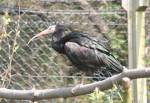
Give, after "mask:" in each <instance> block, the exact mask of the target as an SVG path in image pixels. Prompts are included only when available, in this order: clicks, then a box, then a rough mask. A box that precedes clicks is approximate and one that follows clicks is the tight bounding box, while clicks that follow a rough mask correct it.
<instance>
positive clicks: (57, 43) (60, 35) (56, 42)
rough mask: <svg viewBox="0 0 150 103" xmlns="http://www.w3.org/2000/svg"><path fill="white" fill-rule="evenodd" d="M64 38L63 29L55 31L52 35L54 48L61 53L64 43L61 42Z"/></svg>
mask: <svg viewBox="0 0 150 103" xmlns="http://www.w3.org/2000/svg"><path fill="white" fill-rule="evenodd" d="M62 38H63V31H59V32H55V33H54V34H53V36H52V48H53V49H55V50H56V51H57V52H59V53H63V44H62V43H61V42H60V41H61V39H62Z"/></svg>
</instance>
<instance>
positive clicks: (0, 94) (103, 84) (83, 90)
mask: <svg viewBox="0 0 150 103" xmlns="http://www.w3.org/2000/svg"><path fill="white" fill-rule="evenodd" d="M124 77H128V78H130V79H137V78H147V77H150V68H144V69H132V70H126V71H124V72H122V73H121V74H118V75H114V76H112V77H110V78H108V79H106V80H103V81H99V82H94V83H91V84H86V85H81V86H78V87H77V86H75V87H64V88H56V89H44V90H35V89H33V90H11V89H6V88H0V98H9V99H24V100H34V101H35V100H41V99H48V98H61V97H63V98H65V97H74V96H79V95H85V94H89V93H92V92H93V90H94V89H95V88H96V87H98V88H99V89H100V90H101V91H103V90H106V89H110V88H111V87H112V86H113V83H116V82H119V81H121V80H122V78H124ZM74 89H75V91H74V92H72V90H74Z"/></svg>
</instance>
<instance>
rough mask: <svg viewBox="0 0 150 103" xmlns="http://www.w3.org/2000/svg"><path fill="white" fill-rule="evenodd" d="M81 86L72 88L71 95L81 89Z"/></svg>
mask: <svg viewBox="0 0 150 103" xmlns="http://www.w3.org/2000/svg"><path fill="white" fill-rule="evenodd" d="M82 86H83V84H77V85H76V86H75V87H73V88H72V89H71V93H72V94H74V93H75V92H76V90H77V89H79V88H81V87H82Z"/></svg>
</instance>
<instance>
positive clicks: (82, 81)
mask: <svg viewBox="0 0 150 103" xmlns="http://www.w3.org/2000/svg"><path fill="white" fill-rule="evenodd" d="M84 76H85V72H81V81H80V84H84Z"/></svg>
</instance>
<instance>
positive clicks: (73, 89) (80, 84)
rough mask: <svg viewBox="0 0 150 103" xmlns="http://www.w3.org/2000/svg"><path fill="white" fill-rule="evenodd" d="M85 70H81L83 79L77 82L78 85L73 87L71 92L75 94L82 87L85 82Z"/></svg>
mask: <svg viewBox="0 0 150 103" xmlns="http://www.w3.org/2000/svg"><path fill="white" fill-rule="evenodd" d="M84 76H85V72H81V80H80V81H79V82H78V83H77V85H76V86H75V87H74V88H72V90H71V92H72V94H74V93H75V92H76V90H77V89H78V88H81V87H82V85H83V83H84Z"/></svg>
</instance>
